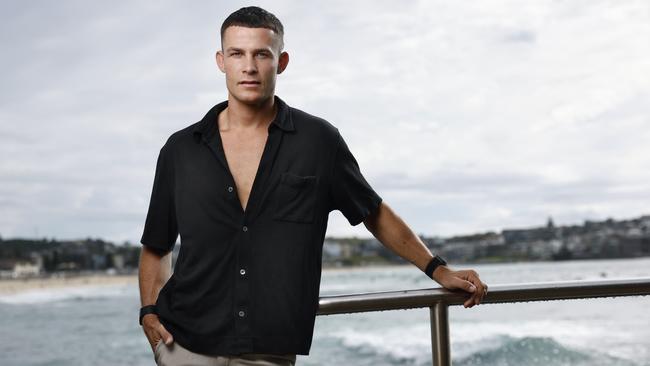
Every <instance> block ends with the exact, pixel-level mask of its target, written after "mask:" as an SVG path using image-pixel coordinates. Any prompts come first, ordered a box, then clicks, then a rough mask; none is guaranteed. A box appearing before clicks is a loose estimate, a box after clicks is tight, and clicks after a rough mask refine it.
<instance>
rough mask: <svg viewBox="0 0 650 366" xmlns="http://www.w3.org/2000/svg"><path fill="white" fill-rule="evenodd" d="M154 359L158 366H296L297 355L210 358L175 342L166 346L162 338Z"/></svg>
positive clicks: (262, 354)
mask: <svg viewBox="0 0 650 366" xmlns="http://www.w3.org/2000/svg"><path fill="white" fill-rule="evenodd" d="M154 359H155V360H156V365H158V366H181V365H182V366H294V365H295V364H296V355H293V354H286V355H275V354H269V353H247V354H243V355H239V356H210V355H203V354H200V353H194V352H192V351H190V350H188V349H187V348H185V347H183V346H181V345H180V344H178V343H176V342H173V343H172V344H171V346H167V345H165V342H163V341H162V338H161V339H160V340H159V341H158V343H156V347H155V349H154Z"/></svg>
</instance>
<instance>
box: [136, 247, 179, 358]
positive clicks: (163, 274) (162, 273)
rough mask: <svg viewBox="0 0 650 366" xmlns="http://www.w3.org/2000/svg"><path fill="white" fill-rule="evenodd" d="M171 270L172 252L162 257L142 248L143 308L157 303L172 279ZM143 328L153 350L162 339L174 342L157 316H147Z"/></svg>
mask: <svg viewBox="0 0 650 366" xmlns="http://www.w3.org/2000/svg"><path fill="white" fill-rule="evenodd" d="M171 269H172V252H171V251H170V252H168V253H167V254H164V255H162V256H161V255H160V254H158V253H156V252H155V251H153V250H151V249H150V248H148V247H147V246H146V245H143V246H142V250H141V252H140V264H139V267H138V280H139V285H140V303H141V306H145V305H153V304H155V303H156V300H157V299H158V294H159V293H160V290H161V289H162V287H163V286H164V285H165V283H167V281H168V280H169V277H171ZM142 327H143V328H144V332H145V334H146V336H147V338H148V339H149V343H150V344H151V347H152V348H154V347H155V345H156V343H157V342H158V340H159V339H160V338H163V340H164V342H165V344H170V343H171V342H172V341H173V339H172V335H171V334H170V333H169V332H168V331H167V330H166V329H165V328H164V327H163V325H162V324H161V323H160V321H159V320H158V316H157V315H156V314H147V315H145V316H144V317H143V318H142Z"/></svg>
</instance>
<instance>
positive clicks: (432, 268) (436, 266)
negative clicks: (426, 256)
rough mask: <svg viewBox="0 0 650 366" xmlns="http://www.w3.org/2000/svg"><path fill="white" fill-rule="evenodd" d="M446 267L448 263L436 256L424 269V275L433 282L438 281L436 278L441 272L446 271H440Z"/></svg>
mask: <svg viewBox="0 0 650 366" xmlns="http://www.w3.org/2000/svg"><path fill="white" fill-rule="evenodd" d="M446 265H447V261H445V260H444V258H442V257H441V256H439V255H436V256H434V257H433V258H431V260H430V261H429V263H428V264H427V266H426V268H425V269H424V273H425V274H426V275H427V276H429V277H430V278H431V279H432V280H436V278H437V277H438V276H439V275H440V272H441V271H444V269H443V270H440V268H446V267H445V266H446Z"/></svg>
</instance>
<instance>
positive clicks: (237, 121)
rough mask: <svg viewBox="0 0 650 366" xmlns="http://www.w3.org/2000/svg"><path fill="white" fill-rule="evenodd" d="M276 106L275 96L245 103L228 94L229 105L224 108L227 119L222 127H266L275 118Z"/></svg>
mask: <svg viewBox="0 0 650 366" xmlns="http://www.w3.org/2000/svg"><path fill="white" fill-rule="evenodd" d="M276 107H277V106H276V105H275V98H274V97H273V96H271V97H270V98H268V99H267V100H265V101H263V102H261V103H259V104H245V103H242V102H241V101H238V100H237V99H235V98H233V97H232V96H231V95H228V107H226V109H225V110H224V112H225V114H226V116H225V117H226V119H225V121H223V122H224V123H223V124H222V125H220V128H221V129H222V130H227V129H230V128H238V129H239V128H245V129H249V128H252V129H257V128H265V129H266V128H268V125H269V124H270V123H271V122H272V121H273V118H275V113H276Z"/></svg>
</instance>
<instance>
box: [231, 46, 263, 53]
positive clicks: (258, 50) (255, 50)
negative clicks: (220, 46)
mask: <svg viewBox="0 0 650 366" xmlns="http://www.w3.org/2000/svg"><path fill="white" fill-rule="evenodd" d="M233 51H239V52H244V50H243V49H241V48H237V47H228V48H227V49H226V52H233ZM253 52H254V53H256V52H269V53H273V52H271V50H269V49H268V48H256V49H254V50H253Z"/></svg>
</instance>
